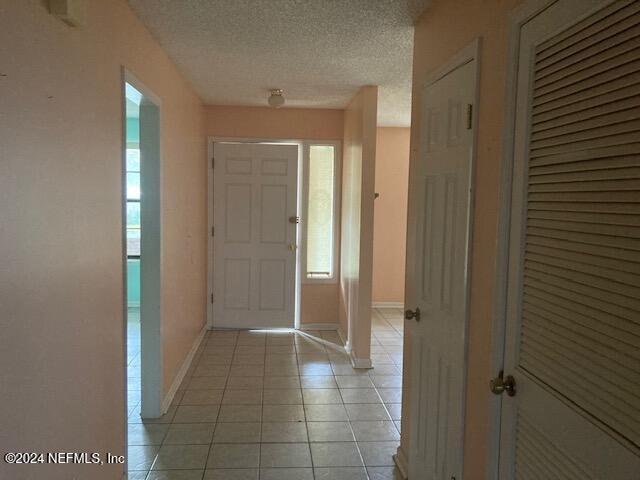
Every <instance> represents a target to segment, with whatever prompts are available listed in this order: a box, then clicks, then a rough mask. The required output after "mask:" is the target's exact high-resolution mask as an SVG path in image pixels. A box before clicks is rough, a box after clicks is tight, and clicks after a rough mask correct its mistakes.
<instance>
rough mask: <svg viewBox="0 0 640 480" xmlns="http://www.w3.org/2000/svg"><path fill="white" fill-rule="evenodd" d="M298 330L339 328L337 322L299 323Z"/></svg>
mask: <svg viewBox="0 0 640 480" xmlns="http://www.w3.org/2000/svg"><path fill="white" fill-rule="evenodd" d="M300 330H338V332H339V330H340V324H338V323H301V324H300Z"/></svg>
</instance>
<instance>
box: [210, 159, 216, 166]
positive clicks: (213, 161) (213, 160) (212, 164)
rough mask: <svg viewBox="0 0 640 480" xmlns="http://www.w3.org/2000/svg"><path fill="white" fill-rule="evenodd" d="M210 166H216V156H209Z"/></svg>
mask: <svg viewBox="0 0 640 480" xmlns="http://www.w3.org/2000/svg"><path fill="white" fill-rule="evenodd" d="M211 168H216V158H215V157H211Z"/></svg>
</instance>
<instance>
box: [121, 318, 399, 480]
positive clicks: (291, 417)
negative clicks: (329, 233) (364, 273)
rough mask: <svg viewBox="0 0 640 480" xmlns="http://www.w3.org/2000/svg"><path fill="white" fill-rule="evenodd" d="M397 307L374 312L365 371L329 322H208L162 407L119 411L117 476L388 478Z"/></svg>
mask: <svg viewBox="0 0 640 480" xmlns="http://www.w3.org/2000/svg"><path fill="white" fill-rule="evenodd" d="M402 325H403V322H402V311H401V310H400V309H384V310H382V309H377V310H374V312H373V321H372V340H371V344H372V347H371V348H372V360H373V364H374V368H373V369H371V370H355V369H353V368H352V367H351V366H350V364H349V361H348V358H347V357H346V355H345V354H344V352H343V351H341V345H342V342H341V341H340V338H339V337H338V335H337V333H336V332H333V331H313V332H310V331H307V332H299V331H298V332H293V331H288V332H255V331H220V330H217V331H211V332H208V333H207V336H206V338H205V340H204V342H203V344H202V346H201V348H200V350H199V351H198V353H197V354H196V358H195V359H194V362H193V364H192V366H191V369H190V371H189V372H188V374H187V376H186V377H185V379H184V381H183V384H182V385H181V387H180V389H179V391H178V393H177V395H176V398H175V400H174V404H173V405H172V406H171V408H170V409H169V411H168V412H167V414H166V415H165V416H164V417H163V418H161V419H157V420H152V421H142V420H141V419H140V416H139V407H134V408H132V409H131V413H130V416H129V454H128V460H129V480H192V479H193V480H195V479H198V480H203V479H204V480H258V479H259V480H367V479H369V480H396V479H399V478H400V476H399V474H398V472H397V470H396V469H395V467H394V466H393V460H392V458H391V455H392V454H393V453H395V451H396V448H397V446H398V443H399V438H400V434H399V428H400V421H399V420H400V414H401V408H400V401H401V387H402V377H401V365H402V336H403V335H402Z"/></svg>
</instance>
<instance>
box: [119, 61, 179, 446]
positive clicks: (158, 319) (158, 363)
mask: <svg viewBox="0 0 640 480" xmlns="http://www.w3.org/2000/svg"><path fill="white" fill-rule="evenodd" d="M127 83H128V84H130V85H131V86H133V87H134V88H135V89H136V90H138V91H139V92H140V93H141V94H142V96H143V100H142V102H146V106H148V107H151V108H149V111H148V112H147V114H145V116H146V117H148V118H147V119H146V121H148V123H149V125H148V127H147V128H148V131H150V133H151V135H150V139H149V140H148V141H146V142H145V143H143V141H142V138H141V141H140V151H141V152H142V150H143V149H144V150H145V151H147V150H148V151H149V153H151V154H152V155H153V156H155V157H157V163H156V164H155V165H154V167H155V168H154V170H153V171H152V172H151V174H152V175H153V177H155V178H157V188H154V189H153V190H154V191H152V205H153V209H152V210H151V212H149V210H146V209H145V213H146V214H145V215H144V219H143V214H142V209H141V223H142V222H144V223H145V224H149V223H150V224H152V225H153V227H152V230H154V232H152V234H153V233H156V235H152V236H151V237H149V235H147V236H146V239H145V240H143V238H144V234H142V236H141V243H140V249H141V252H140V253H142V249H143V248H145V246H146V248H145V250H146V251H150V252H151V256H152V258H153V259H155V261H152V262H151V265H150V267H148V265H149V264H147V267H148V268H144V269H143V263H142V258H141V262H140V287H141V288H140V342H141V350H140V355H141V367H140V369H141V370H140V375H141V383H142V384H141V411H140V415H141V417H142V418H158V417H160V416H162V414H164V413H165V410H166V409H164V408H163V405H162V403H163V402H162V337H161V329H162V310H161V305H162V298H161V293H162V292H161V288H162V271H161V258H162V238H161V234H162V215H161V212H162V141H161V138H162V137H161V123H162V100H161V99H160V97H159V96H157V95H156V94H155V93H154V92H153V91H152V90H151V89H150V88H148V87H147V86H146V85H145V84H144V83H143V82H141V81H140V80H138V78H137V77H136V76H135V75H134V74H133V73H131V72H130V71H129V70H127V68H126V67H124V66H122V67H121V89H122V125H123V129H122V164H121V169H122V261H123V286H124V293H123V299H124V301H123V308H124V322H123V327H124V328H123V335H124V346H125V348H124V360H125V361H124V378H125V380H126V379H128V375H127V361H126V360H127V350H128V341H127V316H128V305H127V248H126V245H127V243H126V242H127V198H126V188H127V174H126V165H127V151H126V145H127V142H126V140H127V139H126V133H127V130H126V118H127V117H126V108H125V106H126V84H127ZM142 102H141V106H142ZM142 116H143V112H142V108H141V109H140V122H142V121H143V119H142ZM141 130H142V128H141ZM147 175H148V174H147ZM140 181H141V188H142V174H141V176H140ZM155 186H156V185H154V187H155ZM149 239H151V241H148V240H149ZM143 283H145V284H146V285H147V287H146V288H144V289H143V288H142V285H143ZM143 305H144V307H143ZM143 308H144V309H145V313H146V314H145V315H143ZM151 312H157V314H151ZM143 327H144V329H143ZM124 396H125V408H126V410H125V412H128V405H127V401H126V399H127V382H126V381H125V391H124ZM167 407H168V406H167ZM125 418H127V419H128V415H125ZM125 435H126V429H125ZM125 440H126V437H125ZM125 445H126V442H125Z"/></svg>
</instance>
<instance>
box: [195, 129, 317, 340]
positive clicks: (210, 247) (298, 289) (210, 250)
mask: <svg viewBox="0 0 640 480" xmlns="http://www.w3.org/2000/svg"><path fill="white" fill-rule="evenodd" d="M216 142H218V143H225V142H227V143H246V144H251V143H267V144H268V143H271V144H275V145H296V146H297V147H298V178H297V179H296V188H297V193H296V212H297V215H298V216H300V212H301V209H302V186H303V185H302V181H303V178H304V172H303V166H304V144H305V140H299V139H297V140H287V139H272V138H247V137H217V136H209V137H208V139H207V182H208V186H207V237H208V241H207V298H206V302H207V328H208V329H209V330H211V329H213V300H214V281H213V268H214V236H213V233H214V232H213V226H214V208H213V188H214V168H213V165H214V159H213V155H214V154H213V148H214V143H216ZM301 236H302V229H301V228H297V229H296V245H298V248H297V249H296V262H295V265H296V276H295V295H294V318H293V325H294V327H293V328H294V329H296V330H298V329H300V301H301V293H302V275H301V267H302V263H301V261H302V259H301V255H300V242H301Z"/></svg>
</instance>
